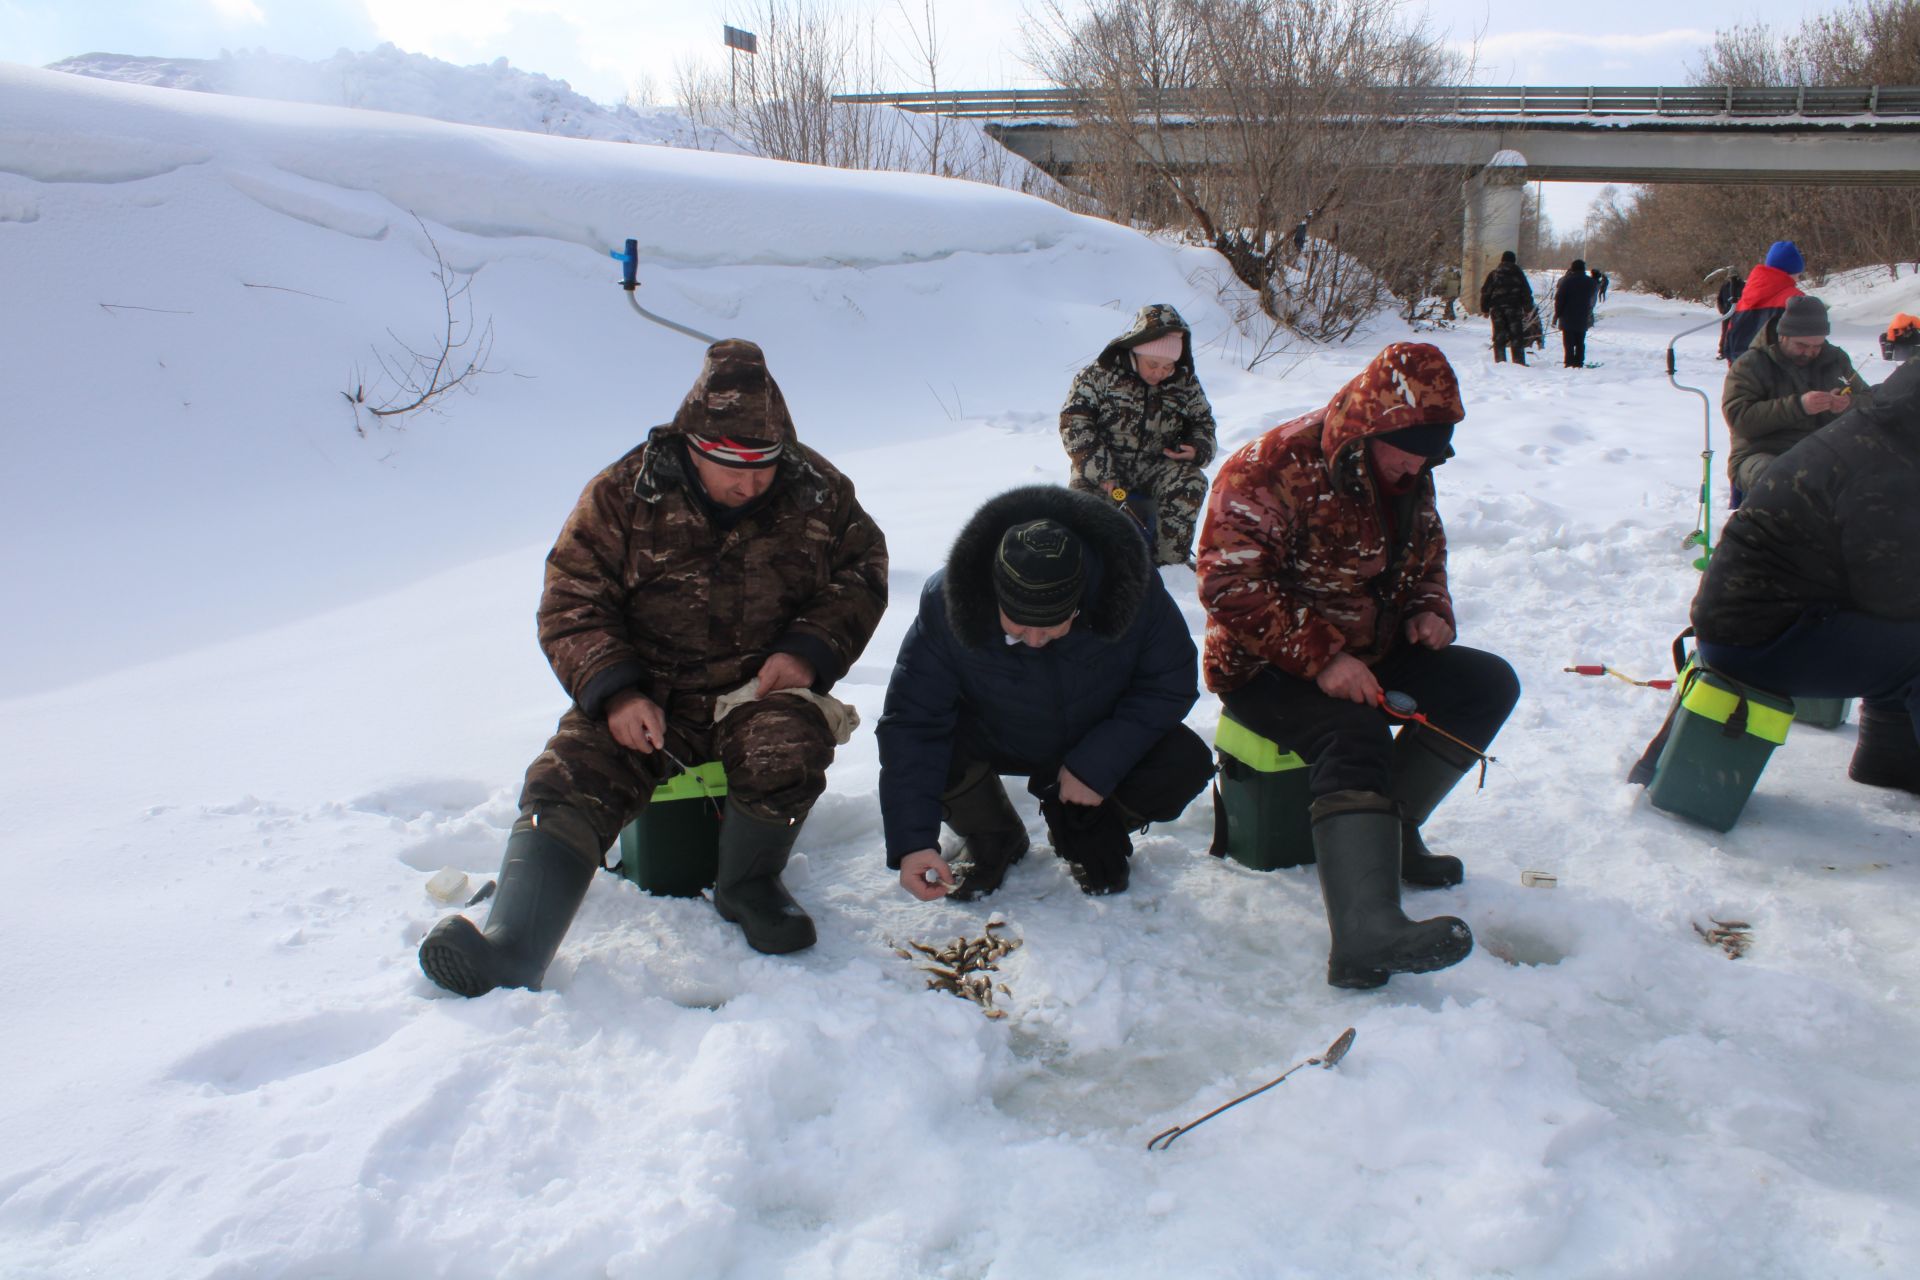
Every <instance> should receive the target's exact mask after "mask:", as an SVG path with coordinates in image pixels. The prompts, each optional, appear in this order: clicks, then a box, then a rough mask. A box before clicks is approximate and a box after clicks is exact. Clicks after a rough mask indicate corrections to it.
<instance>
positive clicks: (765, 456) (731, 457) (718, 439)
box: [687, 434, 781, 467]
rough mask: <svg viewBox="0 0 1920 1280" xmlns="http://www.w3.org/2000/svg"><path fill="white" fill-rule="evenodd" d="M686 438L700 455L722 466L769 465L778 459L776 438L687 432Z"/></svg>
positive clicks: (778, 444) (779, 447)
mask: <svg viewBox="0 0 1920 1280" xmlns="http://www.w3.org/2000/svg"><path fill="white" fill-rule="evenodd" d="M687 439H688V440H690V441H692V442H693V445H694V447H695V448H697V449H698V450H700V456H701V457H703V458H705V459H706V460H707V461H708V462H717V463H719V464H720V465H721V466H723V467H770V466H772V465H773V464H774V463H776V462H778V461H780V449H781V444H780V442H779V441H778V440H774V441H771V442H769V441H766V440H736V439H734V438H733V437H732V436H702V435H693V434H689V435H688V436H687Z"/></svg>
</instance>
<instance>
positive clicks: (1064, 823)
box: [1040, 797, 1134, 898]
mask: <svg viewBox="0 0 1920 1280" xmlns="http://www.w3.org/2000/svg"><path fill="white" fill-rule="evenodd" d="M1040 814H1041V816H1042V817H1044V818H1045V819H1046V820H1047V836H1048V838H1049V839H1050V840H1052V841H1053V851H1054V852H1055V853H1057V854H1059V855H1060V856H1061V857H1062V858H1064V859H1066V862H1067V869H1068V870H1069V871H1070V872H1072V873H1073V882H1074V883H1075V884H1077V885H1079V886H1080V892H1082V893H1084V894H1086V895H1088V896H1089V897H1094V898H1099V897H1105V896H1106V895H1108V894H1111V893H1125V892H1126V891H1127V885H1128V884H1129V883H1130V882H1131V880H1132V873H1131V872H1130V871H1129V869H1128V864H1127V859H1128V858H1129V857H1131V856H1133V840H1132V838H1131V837H1130V836H1129V835H1128V834H1127V831H1128V828H1129V826H1130V825H1134V824H1130V823H1129V822H1128V821H1127V817H1126V815H1125V814H1124V813H1122V812H1121V810H1120V806H1119V805H1117V804H1115V803H1114V802H1113V801H1111V800H1108V801H1106V802H1104V803H1102V804H1097V805H1084V804H1068V803H1067V802H1066V801H1064V800H1061V799H1059V798H1058V797H1055V798H1054V799H1051V800H1042V801H1041V802H1040Z"/></svg>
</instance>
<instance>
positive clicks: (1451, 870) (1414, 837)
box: [1388, 726, 1479, 889]
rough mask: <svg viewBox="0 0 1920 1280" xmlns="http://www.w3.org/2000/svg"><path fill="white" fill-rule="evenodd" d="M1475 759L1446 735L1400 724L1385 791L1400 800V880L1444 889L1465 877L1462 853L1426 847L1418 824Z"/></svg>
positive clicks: (1426, 887)
mask: <svg viewBox="0 0 1920 1280" xmlns="http://www.w3.org/2000/svg"><path fill="white" fill-rule="evenodd" d="M1478 759H1479V757H1478V756H1471V755H1468V754H1467V753H1466V751H1465V750H1464V749H1463V748H1460V747H1457V746H1454V744H1452V743H1451V742H1448V741H1447V740H1446V739H1444V738H1436V737H1434V736H1433V735H1432V734H1430V733H1428V732H1426V731H1425V730H1424V729H1418V728H1415V727H1412V726H1409V727H1407V728H1405V729H1402V730H1401V731H1400V734H1399V736H1398V737H1396V738H1395V739H1394V740H1393V788H1392V790H1391V791H1390V792H1389V793H1388V795H1389V798H1390V799H1391V800H1393V801H1394V802H1395V803H1396V804H1398V805H1399V806H1400V821H1401V827H1400V880H1401V882H1402V883H1404V884H1410V885H1413V886H1414V887H1415V888H1419V889H1445V888H1448V887H1450V886H1452V885H1456V884H1459V883H1460V881H1461V880H1462V879H1463V878H1464V877H1465V874H1466V869H1465V868H1464V867H1462V866H1461V865H1460V859H1458V858H1456V857H1453V856H1452V855H1450V854H1441V853H1435V852H1433V850H1431V849H1429V848H1427V842H1426V841H1425V840H1422V839H1421V838H1420V827H1421V825H1422V824H1424V823H1425V822H1426V820H1427V819H1428V818H1430V817H1432V816H1433V811H1434V810H1435V809H1436V808H1438V807H1439V804H1440V802H1441V801H1442V800H1444V799H1446V798H1447V793H1448V792H1449V791H1452V790H1453V788H1454V784H1455V783H1457V782H1459V781H1460V779H1462V778H1464V777H1466V776H1467V774H1468V772H1469V771H1470V770H1471V769H1472V768H1473V765H1474V762H1475V761H1477V760H1478Z"/></svg>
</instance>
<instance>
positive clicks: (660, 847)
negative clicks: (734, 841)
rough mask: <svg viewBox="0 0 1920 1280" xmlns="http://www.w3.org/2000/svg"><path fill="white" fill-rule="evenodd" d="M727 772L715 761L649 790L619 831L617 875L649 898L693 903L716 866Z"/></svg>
mask: <svg viewBox="0 0 1920 1280" xmlns="http://www.w3.org/2000/svg"><path fill="white" fill-rule="evenodd" d="M726 798H727V771H726V770H725V769H722V768H721V767H720V762H719V761H718V760H710V761H708V762H707V763H706V764H703V765H697V766H695V767H694V768H692V769H689V770H687V771H686V772H685V773H681V774H677V775H675V776H674V777H672V778H669V779H667V780H666V781H665V782H663V783H661V784H660V785H659V786H658V787H656V788H654V792H653V798H652V799H651V800H649V801H648V802H647V807H646V808H644V809H642V810H641V811H640V814H639V816H638V817H636V818H635V819H634V820H633V821H632V822H629V823H628V824H627V825H626V826H625V827H624V828H622V830H621V832H620V866H619V871H620V874H621V875H623V876H625V877H626V878H627V879H629V880H631V881H633V882H634V883H635V884H637V885H639V886H640V887H641V888H642V889H644V890H646V891H647V892H648V893H657V894H661V895H663V896H666V897H673V898H697V897H699V896H700V892H701V890H703V889H711V888H712V887H713V880H714V875H715V872H716V871H717V869H718V867H719V865H720V810H721V808H722V807H723V806H724V805H725V803H726Z"/></svg>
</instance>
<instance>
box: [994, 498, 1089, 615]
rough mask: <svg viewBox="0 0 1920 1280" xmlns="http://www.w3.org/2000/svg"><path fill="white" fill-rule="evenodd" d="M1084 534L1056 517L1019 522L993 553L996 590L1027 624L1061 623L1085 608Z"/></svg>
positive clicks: (1003, 606)
mask: <svg viewBox="0 0 1920 1280" xmlns="http://www.w3.org/2000/svg"><path fill="white" fill-rule="evenodd" d="M1082 561H1083V556H1082V553H1081V548H1080V539H1079V537H1078V536H1077V535H1076V534H1075V533H1074V532H1073V530H1071V529H1069V528H1067V526H1065V525H1063V524H1061V523H1060V522H1059V521H1057V520H1029V521H1027V522H1026V523H1025V524H1017V525H1014V526H1013V528H1011V529H1009V530H1007V532H1006V533H1005V534H1004V535H1003V536H1002V537H1001V539H1000V549H999V551H998V552H996V553H995V554H994V557H993V594H994V595H995V596H996V597H998V599H999V601H1000V609H1001V612H1003V613H1005V614H1006V615H1007V617H1008V619H1010V620H1011V621H1013V622H1015V623H1018V624H1019V625H1020V626H1023V627H1057V626H1059V625H1060V624H1061V623H1063V622H1065V621H1066V620H1067V619H1069V618H1071V617H1072V616H1073V614H1074V610H1076V609H1078V608H1079V607H1080V593H1081V591H1082V589H1083V588H1084V587H1085V585H1086V571H1085V568H1084V567H1083V564H1082Z"/></svg>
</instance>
